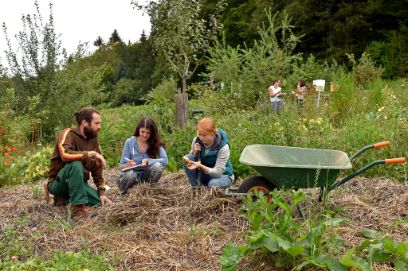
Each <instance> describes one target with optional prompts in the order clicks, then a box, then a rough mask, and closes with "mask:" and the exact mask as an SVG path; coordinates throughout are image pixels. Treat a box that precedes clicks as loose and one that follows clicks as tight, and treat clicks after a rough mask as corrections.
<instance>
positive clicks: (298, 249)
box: [286, 245, 305, 257]
mask: <svg viewBox="0 0 408 271" xmlns="http://www.w3.org/2000/svg"><path fill="white" fill-rule="evenodd" d="M286 251H287V252H288V253H289V254H290V255H291V256H293V257H295V256H297V255H300V254H302V253H303V252H304V251H305V248H304V247H302V246H300V245H294V246H291V247H289V248H288V249H287V250H286Z"/></svg>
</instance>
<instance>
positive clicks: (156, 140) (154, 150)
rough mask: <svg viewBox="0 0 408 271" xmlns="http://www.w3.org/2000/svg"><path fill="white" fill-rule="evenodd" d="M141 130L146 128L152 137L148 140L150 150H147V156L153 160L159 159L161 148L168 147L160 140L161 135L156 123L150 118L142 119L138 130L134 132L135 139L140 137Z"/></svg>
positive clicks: (137, 126) (137, 127)
mask: <svg viewBox="0 0 408 271" xmlns="http://www.w3.org/2000/svg"><path fill="white" fill-rule="evenodd" d="M140 128H146V129H148V130H149V131H150V137H149V140H148V142H147V143H148V144H149V146H148V148H147V154H148V155H149V156H151V157H152V158H157V157H159V154H160V146H163V148H165V147H166V144H164V143H163V142H162V141H161V140H160V134H159V130H158V129H157V126H156V123H155V122H154V121H153V120H152V119H149V118H145V117H143V118H141V120H140V121H139V123H138V124H137V125H136V129H135V131H134V132H133V135H134V136H135V137H138V136H140V133H139V131H140Z"/></svg>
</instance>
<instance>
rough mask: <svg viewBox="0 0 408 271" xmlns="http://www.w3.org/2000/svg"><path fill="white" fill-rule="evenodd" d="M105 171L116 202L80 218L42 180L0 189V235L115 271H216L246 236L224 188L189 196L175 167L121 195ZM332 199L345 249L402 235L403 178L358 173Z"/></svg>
mask: <svg viewBox="0 0 408 271" xmlns="http://www.w3.org/2000/svg"><path fill="white" fill-rule="evenodd" d="M105 174H106V179H107V180H108V184H109V185H110V186H111V187H112V189H111V191H110V196H111V198H112V199H113V200H114V203H113V204H112V205H110V206H104V207H101V208H98V209H94V210H93V215H94V216H93V218H90V219H88V220H85V221H79V222H77V221H70V220H69V214H68V212H67V208H66V207H53V206H52V205H50V204H49V205H47V204H45V202H44V201H43V199H42V196H41V195H39V192H38V187H39V185H36V186H33V185H22V186H17V187H12V188H0V218H1V219H0V241H1V239H2V238H3V232H4V230H5V229H7V228H10V227H16V225H20V226H17V227H16V228H17V229H18V231H19V234H20V236H23V237H26V238H29V239H30V240H31V242H32V244H33V245H32V248H33V250H34V252H33V253H36V254H37V255H40V256H43V257H49V256H50V255H51V254H52V253H53V252H55V251H80V250H82V249H83V248H87V249H89V250H90V251H92V252H93V253H96V254H99V253H102V252H103V253H104V255H108V256H107V258H106V261H109V262H110V263H111V264H112V265H114V266H115V270H220V263H219V256H220V254H221V253H222V250H223V248H224V246H225V245H226V244H227V243H235V244H239V243H242V242H243V238H242V232H243V230H244V229H245V228H246V227H247V223H246V222H245V220H244V219H243V218H241V217H240V216H239V207H240V205H239V204H237V203H235V201H233V200H231V199H229V198H225V197H223V191H221V190H210V189H203V190H201V191H199V192H198V193H197V194H196V195H193V194H192V191H191V188H190V186H189V185H188V181H187V179H186V177H185V176H184V174H182V173H174V174H167V175H166V176H164V177H163V178H162V179H161V180H160V182H159V183H158V184H156V185H149V184H142V185H138V186H135V187H134V188H132V189H131V190H130V191H129V193H128V194H127V195H126V196H124V197H120V196H119V195H118V194H117V189H116V185H115V179H116V177H117V175H116V174H117V173H116V172H115V171H107V172H106V173H105ZM330 204H331V206H332V207H333V208H336V209H340V210H341V214H340V216H341V217H346V218H349V222H347V223H346V224H345V225H343V227H341V228H340V230H339V232H340V234H341V236H342V237H343V238H344V240H345V242H346V245H347V246H348V247H351V246H354V245H357V244H359V243H360V241H361V240H362V238H361V236H360V232H361V231H362V230H363V229H375V230H379V231H381V232H386V233H387V234H389V235H391V236H392V237H393V238H395V239H396V240H400V241H401V240H407V237H408V228H407V227H408V224H407V223H406V222H407V219H408V208H407V207H408V183H398V182H395V181H392V180H386V179H380V178H374V179H366V178H358V179H356V181H353V182H350V183H349V184H346V185H344V186H342V187H340V188H339V189H337V190H335V191H332V192H331V193H330ZM24 217H25V218H26V223H25V224H24V223H21V220H22V218H24ZM18 221H20V223H18ZM395 221H405V224H404V223H396V222H395ZM21 225H23V226H21ZM33 229H35V231H36V233H37V234H33ZM0 258H1V251H0ZM252 270H255V269H252ZM378 270H380V269H378Z"/></svg>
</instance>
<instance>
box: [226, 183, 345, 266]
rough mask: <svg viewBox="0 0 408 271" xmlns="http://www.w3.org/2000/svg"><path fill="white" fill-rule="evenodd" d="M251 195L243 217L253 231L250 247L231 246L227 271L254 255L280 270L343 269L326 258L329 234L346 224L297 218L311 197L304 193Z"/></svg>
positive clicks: (326, 218) (324, 218) (312, 217)
mask: <svg viewBox="0 0 408 271" xmlns="http://www.w3.org/2000/svg"><path fill="white" fill-rule="evenodd" d="M256 196H257V197H256V198H255V199H253V195H248V196H247V199H246V202H245V204H244V207H243V213H244V216H245V218H246V219H247V220H248V222H249V225H250V228H249V230H248V231H247V233H246V244H244V245H242V246H239V247H236V246H234V245H229V246H227V247H226V249H225V250H224V252H223V254H222V256H221V263H222V265H223V268H225V269H224V270H236V265H237V263H238V262H239V260H240V258H241V257H242V256H244V255H248V254H253V253H254V252H258V253H266V254H267V255H268V256H269V257H271V258H273V259H274V263H273V264H274V265H275V267H277V268H297V269H299V270H300V269H301V268H302V267H303V266H305V265H308V264H314V265H316V266H320V267H321V266H324V267H328V266H330V265H334V266H339V265H340V263H339V261H338V260H337V259H336V258H334V257H333V256H331V255H326V252H327V251H328V247H330V246H331V245H333V244H332V243H331V242H330V240H335V239H330V238H326V235H327V230H328V229H329V228H333V227H335V226H337V225H339V224H340V223H342V222H343V221H344V220H343V219H339V218H331V217H329V216H328V215H326V214H323V213H319V212H317V213H312V212H309V213H308V219H306V220H303V219H301V218H300V217H299V216H297V215H296V214H297V212H298V208H299V206H300V205H301V204H304V203H305V202H306V200H308V201H309V200H310V199H308V197H307V196H306V195H305V194H304V193H303V192H299V191H296V192H283V191H278V190H274V191H273V192H272V193H271V194H270V195H269V196H264V195H263V194H262V193H256Z"/></svg>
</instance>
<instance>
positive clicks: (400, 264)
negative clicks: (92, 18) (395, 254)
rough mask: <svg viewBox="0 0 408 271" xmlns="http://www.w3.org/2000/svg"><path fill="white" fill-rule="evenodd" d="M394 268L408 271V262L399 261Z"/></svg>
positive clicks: (399, 270)
mask: <svg viewBox="0 0 408 271" xmlns="http://www.w3.org/2000/svg"><path fill="white" fill-rule="evenodd" d="M394 267H395V269H396V270H398V271H408V262H407V261H401V260H397V261H395V262H394Z"/></svg>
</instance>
